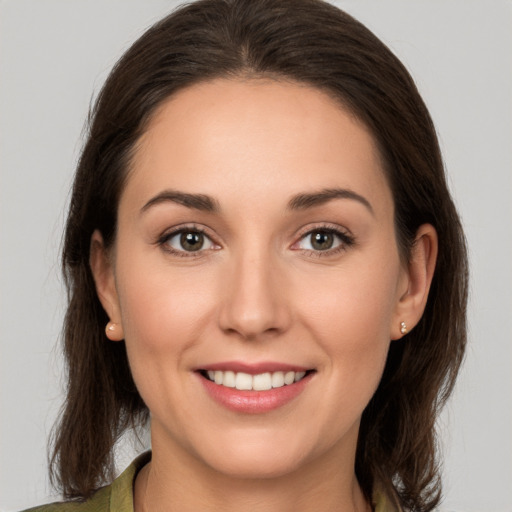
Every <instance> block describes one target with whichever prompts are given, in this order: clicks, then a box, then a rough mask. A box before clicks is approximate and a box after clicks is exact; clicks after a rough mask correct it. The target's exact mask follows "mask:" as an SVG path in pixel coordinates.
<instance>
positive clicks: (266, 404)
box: [198, 373, 312, 414]
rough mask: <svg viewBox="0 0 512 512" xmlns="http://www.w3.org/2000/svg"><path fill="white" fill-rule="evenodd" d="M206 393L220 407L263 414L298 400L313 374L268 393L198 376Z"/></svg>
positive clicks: (246, 412)
mask: <svg viewBox="0 0 512 512" xmlns="http://www.w3.org/2000/svg"><path fill="white" fill-rule="evenodd" d="M198 376H199V379H200V380H201V383H202V384H203V386H204V388H205V389H206V392H207V393H208V394H209V395H210V396H211V397H212V398H213V399H214V400H215V401H216V402H217V403H219V404H220V405H223V406H224V407H226V408H227V409H230V410H231V411H235V412H240V413H245V414H261V413H264V412H269V411H273V410H274V409H278V408H279V407H282V406H283V405H286V404H287V403H288V402H291V401H292V400H293V399H294V398H296V397H297V396H298V395H299V394H300V393H301V392H302V391H303V390H304V388H305V387H306V386H307V384H308V383H309V381H310V379H311V377H312V373H311V374H308V375H306V376H305V377H303V378H302V379H301V380H299V381H298V382H294V383H293V384H289V385H285V386H282V387H280V388H272V389H269V390H266V391H241V390H239V389H236V388H228V387H227V386H221V385H219V384H215V382H212V381H211V380H209V379H207V378H205V377H203V376H202V375H200V374H198Z"/></svg>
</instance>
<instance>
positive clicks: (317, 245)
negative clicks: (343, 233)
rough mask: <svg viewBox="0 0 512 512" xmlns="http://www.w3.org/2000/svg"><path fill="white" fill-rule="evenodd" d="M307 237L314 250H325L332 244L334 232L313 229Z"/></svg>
mask: <svg viewBox="0 0 512 512" xmlns="http://www.w3.org/2000/svg"><path fill="white" fill-rule="evenodd" d="M309 237H310V243H311V247H312V248H313V249H314V250H315V251H326V250H328V249H331V248H332V246H333V245H334V234H333V233H330V232H328V231H313V232H312V233H310V234H309Z"/></svg>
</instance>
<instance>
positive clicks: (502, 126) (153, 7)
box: [0, 0, 512, 512]
mask: <svg viewBox="0 0 512 512" xmlns="http://www.w3.org/2000/svg"><path fill="white" fill-rule="evenodd" d="M335 3H336V4H337V5H339V6H340V7H342V8H345V9H346V10H347V11H348V12H349V13H351V14H353V15H354V16H355V17H356V18H358V19H360V20H361V21H362V22H364V23H365V24H367V26H368V27H369V28H370V29H372V30H373V31H374V32H375V33H376V34H377V35H378V36H379V37H381V38H382V39H383V40H384V41H385V42H386V43H387V44H388V45H389V46H390V47H391V48H392V50H393V51H394V52H395V53H396V54H397V55H398V56H399V57H400V58H401V59H402V60H403V62H404V63H405V64H406V65H407V67H408V68H409V70H410V71H411V73H412V75H413V76H414V78H415V79H416V81H417V84H418V86H419V89H420V91H421V92H422V94H423V96H424V98H425V100H426V102H427V105H428V106H429V108H430V110H431V113H432V116H433V118H434V121H435V122H436V126H437V128H438V132H439V136H440V140H441V145H442V149H443V152H444V156H445V161H446V166H447V169H448V174H449V181H450V184H451V189H452V191H453V194H454V196H455V199H456V203H457V204H458V206H459V208H460V211H461V214H462V217H463V222H464V225H465V228H466V231H467V237H468V241H469V246H470V257H471V269H472V288H471V302H470V310H469V318H470V345H469V351H468V355H467V359H466V363H465V366H464V369H463V371H462V374H461V377H460V380H459V383H458V387H457V389H456V393H455V396H454V398H453V399H452V401H451V402H450V404H449V406H448V407H447V409H446V411H445V413H444V415H443V416H442V418H441V420H440V428H441V431H442V440H443V452H444V454H445V456H444V459H445V464H444V468H445V469H444V475H445V496H446V497H445V501H444V503H443V505H442V507H441V510H445V511H457V512H505V511H507V512H510V511H512V505H511V503H512V407H511V406H512V377H511V373H512V372H511V366H512V343H511V341H512V340H511V333H512V228H511V224H512V201H511V197H512V178H511V176H512V149H511V148H512V58H511V57H512V3H511V2H510V1H507V0H489V1H484V0H423V1H414V0H347V1H338V2H335ZM176 4H177V2H173V1H163V0H71V1H70V0H3V1H2V0H0V73H1V75H0V169H1V178H0V340H1V345H0V379H1V380H0V510H2V511H7V510H16V509H21V508H24V507H27V506H29V505H36V504H39V503H43V502H45V501H50V500H52V499H55V496H52V494H51V492H50V491H49V489H48V486H47V476H46V439H47V435H48V432H49V430H50V428H51V425H52V423H53V420H54V418H55V415H56V412H57V411H58V408H59V406H60V403H61V400H62V396H63V395H62V388H63V382H62V379H61V368H62V362H61V357H60V352H59V349H58V347H57V345H56V343H57V339H58V336H59V329H60V325H61V321H62V315H63V304H64V293H63V288H62V282H61V278H60V274H59V261H58V258H59V254H58V253H59V245H60V237H61V231H62V224H63V220H64V217H65V207H66V203H67V199H68V192H69V187H70V183H71V178H72V172H73V168H74V166H75V163H76V159H77V156H78V154H79V150H80V147H81V131H82V127H83V123H84V120H85V117H86V114H87V111H88V107H89V103H90V99H91V95H92V93H93V91H95V92H97V91H98V89H99V87H100V86H101V84H102V83H103V81H104V79H105V77H106V75H107V73H108V71H109V69H110V68H111V66H112V65H113V64H114V62H115V61H116V59H117V58H118V57H119V56H120V55H121V53H122V52H123V50H125V49H126V48H127V47H128V46H129V44H130V43H131V42H133V41H134V39H135V38H136V37H137V36H138V35H139V34H140V33H141V32H142V31H143V30H144V29H145V28H146V27H148V26H149V25H150V24H151V23H152V22H154V21H156V20H157V19H158V18H159V17H161V16H162V15H164V14H165V13H167V12H169V11H170V10H171V9H172V7H173V6H174V5H176ZM121 448H122V449H121V450H120V456H119V465H120V466H124V465H125V464H127V463H128V462H129V460H130V459H131V457H132V454H133V451H132V448H131V447H130V446H129V445H123V446H122V447H121Z"/></svg>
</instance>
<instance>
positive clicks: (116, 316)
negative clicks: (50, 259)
mask: <svg viewBox="0 0 512 512" xmlns="http://www.w3.org/2000/svg"><path fill="white" fill-rule="evenodd" d="M89 265H90V266H91V272H92V275H93V278H94V283H95V285H96V293H97V294H98V298H99V299H100V302H101V304H102V306H103V309H104V310H105V312H106V313H107V315H108V317H109V318H110V322H109V323H108V325H107V327H106V329H105V333H106V335H107V337H108V338H109V339H110V340H111V341H121V340H122V339H123V338H124V333H123V325H122V322H121V309H120V307H119V299H118V296H117V289H116V282H115V276H114V267H113V264H112V259H111V255H110V253H109V251H107V249H106V248H105V243H104V241H103V236H102V235H101V233H100V232H99V231H98V230H95V231H94V233H93V234H92V236H91V245H90V249H89Z"/></svg>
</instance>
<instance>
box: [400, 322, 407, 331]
mask: <svg viewBox="0 0 512 512" xmlns="http://www.w3.org/2000/svg"><path fill="white" fill-rule="evenodd" d="M400 332H401V333H402V334H407V325H406V323H405V322H400Z"/></svg>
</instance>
